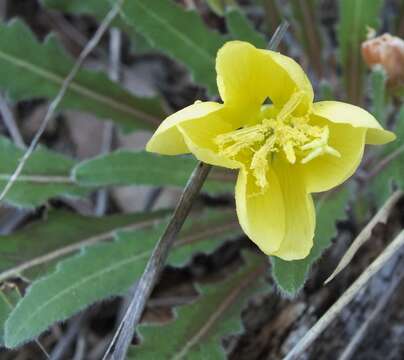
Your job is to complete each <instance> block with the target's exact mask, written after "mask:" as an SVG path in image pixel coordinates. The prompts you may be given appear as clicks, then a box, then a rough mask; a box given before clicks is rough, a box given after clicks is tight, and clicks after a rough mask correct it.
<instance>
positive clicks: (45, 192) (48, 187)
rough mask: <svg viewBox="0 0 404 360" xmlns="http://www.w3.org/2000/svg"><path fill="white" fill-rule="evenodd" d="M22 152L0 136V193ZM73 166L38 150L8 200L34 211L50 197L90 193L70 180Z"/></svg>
mask: <svg viewBox="0 0 404 360" xmlns="http://www.w3.org/2000/svg"><path fill="white" fill-rule="evenodd" d="M0 72H1V70H0ZM0 78H1V75H0ZM23 153H24V150H22V149H20V148H18V147H16V146H15V145H14V144H13V143H12V142H11V141H10V140H8V139H6V138H4V137H0V190H1V189H3V188H4V186H5V185H6V183H7V182H8V181H9V179H10V178H11V175H12V174H13V172H14V170H15V169H16V167H17V165H18V162H19V160H20V159H21V157H22V155H23ZM74 164H75V162H74V161H73V160H71V159H69V158H67V157H65V156H62V155H60V154H57V153H55V152H52V151H49V150H46V149H45V148H42V147H39V148H38V149H37V150H35V152H34V153H33V155H32V156H31V157H30V158H29V159H28V161H27V163H26V165H25V167H24V170H23V172H22V174H21V175H20V176H19V177H18V178H17V180H16V182H15V183H14V185H13V187H12V188H11V189H10V191H9V192H8V193H7V195H6V198H5V200H6V201H7V202H8V203H10V204H14V205H16V206H20V207H27V208H31V207H35V206H38V205H41V204H42V203H44V202H45V201H46V200H48V199H49V198H51V197H55V196H60V195H66V196H83V195H85V194H87V193H88V189H82V188H80V187H78V186H77V185H75V184H74V182H73V181H72V180H71V179H70V178H69V175H70V171H71V169H72V167H73V166H74Z"/></svg>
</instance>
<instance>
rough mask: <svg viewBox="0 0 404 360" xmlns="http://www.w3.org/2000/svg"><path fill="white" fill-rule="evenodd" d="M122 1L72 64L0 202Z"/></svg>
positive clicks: (117, 2) (117, 3) (116, 3)
mask: <svg viewBox="0 0 404 360" xmlns="http://www.w3.org/2000/svg"><path fill="white" fill-rule="evenodd" d="M123 2H124V0H117V1H116V2H115V4H114V6H113V8H112V9H111V10H110V11H109V12H108V14H107V15H106V16H105V18H104V20H103V21H102V23H101V25H100V26H99V28H98V29H97V31H96V32H95V34H94V36H93V37H92V39H91V40H90V41H89V42H88V44H87V45H86V47H85V48H84V49H83V51H82V52H81V53H80V56H79V57H78V59H77V61H76V62H75V63H74V66H73V68H72V69H71V71H70V73H69V74H68V75H67V77H66V78H65V79H64V81H63V83H62V86H61V88H60V90H59V93H58V94H57V96H56V97H55V99H54V100H53V101H52V102H51V103H50V105H49V107H48V110H47V112H46V115H45V118H44V119H43V121H42V123H41V125H40V127H39V129H38V131H37V132H36V134H35V136H34V138H33V139H32V141H31V144H30V146H29V147H28V149H27V151H26V152H25V153H24V156H23V157H22V158H21V160H20V162H19V164H18V166H17V168H16V169H15V171H14V173H13V175H12V176H11V179H10V180H9V181H8V183H7V184H6V186H5V187H4V189H3V191H2V193H1V194H0V201H1V200H3V199H4V197H5V196H6V194H7V193H8V191H9V190H10V189H11V187H12V186H13V184H14V183H15V181H16V180H17V178H18V176H19V175H20V174H21V172H22V170H23V169H24V166H25V163H26V162H27V160H28V159H29V157H30V156H31V155H32V153H33V152H34V150H35V148H36V146H37V145H38V142H39V139H40V138H41V136H42V134H43V133H44V131H45V129H46V126H47V124H48V123H49V121H50V120H51V119H52V117H53V116H54V114H55V112H56V110H57V108H58V106H59V104H60V102H61V101H62V99H63V97H64V95H65V94H66V91H67V90H68V88H69V86H70V84H71V82H72V81H73V79H74V78H75V76H76V75H77V72H78V71H79V69H80V68H81V66H82V64H83V62H84V60H85V59H86V57H87V56H88V55H89V54H90V53H91V52H92V51H93V50H94V48H95V47H96V46H97V45H98V43H99V41H100V39H101V38H102V36H103V35H104V33H105V32H106V30H107V29H108V27H109V25H110V24H111V22H112V20H113V19H114V18H115V17H116V16H117V15H118V13H119V11H120V9H121V7H122V4H123Z"/></svg>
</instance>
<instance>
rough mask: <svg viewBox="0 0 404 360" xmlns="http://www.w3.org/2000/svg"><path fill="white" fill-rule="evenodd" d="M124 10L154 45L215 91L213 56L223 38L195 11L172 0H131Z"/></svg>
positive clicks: (221, 43)
mask: <svg viewBox="0 0 404 360" xmlns="http://www.w3.org/2000/svg"><path fill="white" fill-rule="evenodd" d="M123 14H124V16H125V19H126V21H127V22H128V24H130V25H131V26H133V27H134V28H135V30H137V31H138V32H139V33H141V34H142V35H143V36H144V37H145V38H146V39H147V40H148V41H149V42H150V43H151V44H152V45H153V46H154V47H156V48H158V49H160V50H161V51H163V52H165V53H166V54H168V55H170V56H172V57H173V58H175V59H176V60H178V61H180V62H182V63H183V64H185V65H187V67H188V68H189V70H190V71H191V73H192V75H193V78H194V80H195V82H196V83H198V84H202V85H205V86H206V87H207V88H208V90H209V92H210V93H212V94H214V93H216V92H217V88H216V73H215V58H216V53H217V51H218V49H219V48H220V47H221V46H222V45H223V43H224V39H223V38H222V37H221V36H220V35H219V34H218V33H217V32H215V31H213V30H210V29H208V28H207V27H206V25H205V24H204V23H203V22H202V20H201V18H200V17H199V15H198V14H197V13H196V12H195V11H186V10H184V9H183V8H181V7H180V6H178V5H176V4H175V3H174V2H173V1H171V0H148V1H143V0H131V1H126V3H125V5H124V7H123Z"/></svg>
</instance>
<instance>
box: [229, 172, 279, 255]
mask: <svg viewBox="0 0 404 360" xmlns="http://www.w3.org/2000/svg"><path fill="white" fill-rule="evenodd" d="M268 179H269V187H268V190H267V191H266V192H265V193H261V194H260V193H259V192H260V190H261V189H260V188H258V187H257V186H256V184H255V178H254V177H253V176H252V175H251V174H249V173H248V172H247V171H246V170H245V169H244V168H242V169H241V170H240V172H239V175H238V179H237V184H236V205H237V215H238V219H239V222H240V225H241V227H242V229H243V230H244V232H245V233H246V235H247V236H248V237H249V238H250V239H251V240H252V241H253V242H254V243H255V244H256V245H257V246H258V247H259V248H260V249H261V250H262V251H263V252H264V253H265V254H268V255H269V254H272V253H273V252H274V251H276V250H278V248H279V246H280V244H281V242H282V240H283V237H284V234H285V211H284V201H283V197H282V191H281V189H280V185H279V182H278V178H277V176H276V174H275V173H274V172H273V171H272V170H270V172H269V174H268Z"/></svg>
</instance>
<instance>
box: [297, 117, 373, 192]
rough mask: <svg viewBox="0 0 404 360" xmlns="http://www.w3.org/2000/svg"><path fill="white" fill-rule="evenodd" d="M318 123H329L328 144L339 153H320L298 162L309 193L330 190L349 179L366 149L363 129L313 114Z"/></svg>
mask: <svg viewBox="0 0 404 360" xmlns="http://www.w3.org/2000/svg"><path fill="white" fill-rule="evenodd" d="M312 121H313V122H314V123H316V124H318V125H320V126H328V128H329V133H330V135H329V139H328V145H329V146H331V147H332V148H334V149H335V150H337V151H338V152H339V154H340V155H341V156H340V157H337V156H333V155H331V154H324V155H321V156H319V157H317V158H315V159H313V160H311V161H309V162H308V163H306V164H302V165H299V166H300V167H301V169H302V171H303V174H304V177H305V179H306V184H307V190H308V192H321V191H326V190H329V189H331V188H333V187H335V186H337V185H339V184H341V183H342V182H344V181H345V180H346V179H348V178H349V177H350V176H352V174H353V173H354V172H355V170H356V169H357V168H358V166H359V164H360V162H361V160H362V157H363V151H364V148H365V137H366V128H363V127H353V126H351V125H349V124H336V123H332V122H329V121H327V120H324V119H323V118H316V117H314V116H312Z"/></svg>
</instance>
